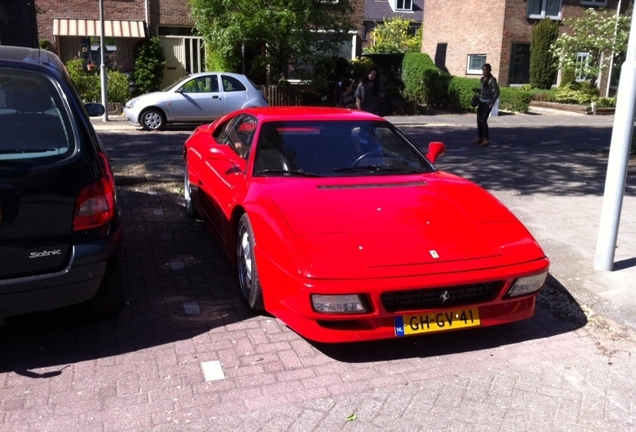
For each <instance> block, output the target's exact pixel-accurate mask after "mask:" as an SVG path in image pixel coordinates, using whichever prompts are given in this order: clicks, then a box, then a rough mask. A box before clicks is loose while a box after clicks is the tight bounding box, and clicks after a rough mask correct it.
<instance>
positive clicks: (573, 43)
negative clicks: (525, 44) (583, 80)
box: [550, 8, 630, 86]
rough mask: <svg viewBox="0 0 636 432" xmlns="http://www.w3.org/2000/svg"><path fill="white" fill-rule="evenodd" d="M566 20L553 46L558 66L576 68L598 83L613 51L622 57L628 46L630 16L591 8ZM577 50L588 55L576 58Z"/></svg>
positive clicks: (594, 83)
mask: <svg viewBox="0 0 636 432" xmlns="http://www.w3.org/2000/svg"><path fill="white" fill-rule="evenodd" d="M563 23H564V25H565V26H566V28H567V30H566V32H565V33H563V34H561V35H560V36H559V37H558V38H557V40H556V41H555V42H554V43H553V44H552V46H551V48H550V51H551V52H552V54H553V55H554V56H555V58H556V59H557V64H558V67H559V68H563V69H572V70H575V71H576V72H577V75H580V76H584V77H587V79H588V80H589V81H590V83H591V84H592V86H596V80H597V78H598V76H599V74H600V73H601V71H603V70H605V69H606V68H607V67H608V66H609V64H608V62H607V61H606V60H607V59H608V58H610V57H611V55H612V52H614V54H619V57H620V54H621V53H624V52H625V51H626V50H627V40H628V38H629V25H630V24H629V18H627V17H625V16H622V15H621V16H618V17H617V16H616V15H615V14H614V13H612V12H610V11H607V10H604V11H596V10H595V9H592V8H590V9H587V10H586V11H585V16H584V17H583V18H577V19H574V18H568V19H566V20H564V22H563ZM577 53H587V54H588V55H589V57H588V58H587V60H586V61H578V62H577V58H578V56H577Z"/></svg>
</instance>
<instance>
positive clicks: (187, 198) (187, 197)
mask: <svg viewBox="0 0 636 432" xmlns="http://www.w3.org/2000/svg"><path fill="white" fill-rule="evenodd" d="M183 201H184V203H185V212H186V214H187V215H188V216H190V217H192V218H194V219H201V216H200V215H199V212H197V211H196V210H195V209H194V205H193V204H192V189H191V188H190V176H189V175H188V161H187V160H186V164H185V174H184V179H183Z"/></svg>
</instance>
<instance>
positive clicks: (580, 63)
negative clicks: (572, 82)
mask: <svg viewBox="0 0 636 432" xmlns="http://www.w3.org/2000/svg"><path fill="white" fill-rule="evenodd" d="M589 61H590V53H589V52H577V53H576V64H575V66H574V74H575V78H576V81H577V82H582V81H587V75H583V73H584V72H583V71H584V70H585V68H586V66H587V63H589Z"/></svg>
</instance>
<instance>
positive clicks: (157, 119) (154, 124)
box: [139, 108, 166, 131]
mask: <svg viewBox="0 0 636 432" xmlns="http://www.w3.org/2000/svg"><path fill="white" fill-rule="evenodd" d="M139 123H140V124H141V127H142V128H144V130H147V131H156V130H161V129H163V127H164V126H165V125H166V118H165V117H164V115H163V113H162V112H161V111H160V110H158V109H155V108H151V109H149V110H146V111H144V112H143V113H142V114H141V118H140V121H139Z"/></svg>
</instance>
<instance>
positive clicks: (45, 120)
mask: <svg viewBox="0 0 636 432" xmlns="http://www.w3.org/2000/svg"><path fill="white" fill-rule="evenodd" d="M74 150H75V148H74V139H73V129H72V127H71V123H70V121H69V115H68V111H67V109H66V107H65V105H64V103H63V99H62V97H61V96H60V91H59V90H58V87H57V86H56V85H55V83H54V82H53V81H52V80H51V79H50V78H48V77H47V76H46V75H44V74H40V73H37V72H30V71H25V70H21V69H12V68H0V163H5V162H11V161H15V162H21V163H24V162H28V163H32V164H48V163H52V162H55V161H57V160H60V159H64V158H66V157H68V156H69V155H71V154H73V152H74Z"/></svg>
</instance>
